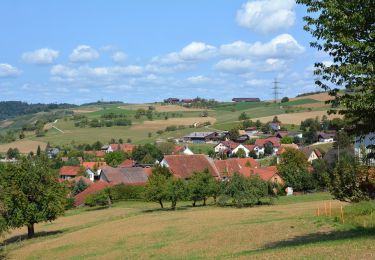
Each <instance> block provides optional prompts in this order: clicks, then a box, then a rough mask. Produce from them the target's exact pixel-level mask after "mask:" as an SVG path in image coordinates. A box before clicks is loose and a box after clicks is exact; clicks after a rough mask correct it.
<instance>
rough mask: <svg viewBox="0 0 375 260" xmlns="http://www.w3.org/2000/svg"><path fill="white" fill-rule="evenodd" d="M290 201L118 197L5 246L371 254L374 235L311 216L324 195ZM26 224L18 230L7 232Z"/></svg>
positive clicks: (167, 253) (57, 253) (78, 251)
mask: <svg viewBox="0 0 375 260" xmlns="http://www.w3.org/2000/svg"><path fill="white" fill-rule="evenodd" d="M306 196H310V197H311V196H315V195H306ZM296 198H297V197H296ZM292 199H294V198H292ZM291 203H292V204H284V205H274V206H262V207H254V208H243V209H235V208H218V207H215V206H209V207H197V208H192V207H190V206H187V205H186V203H185V205H186V206H184V207H180V208H179V209H178V210H177V211H174V212H173V211H169V210H163V211H160V210H158V209H157V204H152V203H143V202H122V203H119V204H115V207H113V208H111V209H103V210H94V211H93V210H90V211H87V210H74V211H71V212H68V216H66V217H62V218H59V219H58V220H56V221H55V222H53V223H48V224H43V223H42V224H38V225H37V226H36V232H45V233H44V236H40V237H37V238H34V239H32V240H26V241H21V242H15V243H11V244H8V245H7V247H6V249H5V254H6V256H7V257H8V258H9V259H149V258H154V259H227V258H240V259H249V258H262V259H270V258H271V259H280V258H292V259H300V258H311V257H312V256H313V258H315V259H317V258H318V259H321V258H327V257H330V256H331V257H332V256H334V257H335V258H336V259H340V258H341V259H342V258H345V259H347V258H351V259H371V258H373V257H375V243H373V239H371V236H370V237H368V236H367V237H366V236H363V237H361V236H360V233H359V234H357V233H354V234H352V233H349V234H348V233H345V231H340V230H337V229H335V227H334V225H330V224H329V223H326V222H324V221H323V222H322V221H320V219H319V218H318V217H315V216H314V212H315V209H316V208H317V207H318V206H321V205H322V203H323V202H322V201H310V202H306V201H304V199H303V200H302V202H300V203H297V202H291ZM179 205H180V206H181V203H180V204H179ZM340 205H342V203H340V202H337V201H333V202H332V206H333V207H336V208H337V207H339V206H340ZM25 232H26V229H25V228H24V229H21V230H16V231H14V232H13V233H11V234H9V235H7V237H6V239H9V238H12V239H13V240H16V239H17V235H22V234H25ZM328 238H329V239H328Z"/></svg>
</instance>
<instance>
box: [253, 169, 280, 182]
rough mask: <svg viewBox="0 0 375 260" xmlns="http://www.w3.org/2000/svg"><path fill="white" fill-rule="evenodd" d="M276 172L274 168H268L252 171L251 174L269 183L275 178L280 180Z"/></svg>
mask: <svg viewBox="0 0 375 260" xmlns="http://www.w3.org/2000/svg"><path fill="white" fill-rule="evenodd" d="M277 172H278V171H277V167H276V166H268V167H262V168H257V169H254V171H253V174H255V175H258V176H259V177H260V178H261V179H262V180H264V181H270V180H271V179H272V178H273V177H275V176H277V177H279V178H280V176H279V175H278V173H277Z"/></svg>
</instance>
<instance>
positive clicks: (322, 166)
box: [312, 158, 330, 188]
mask: <svg viewBox="0 0 375 260" xmlns="http://www.w3.org/2000/svg"><path fill="white" fill-rule="evenodd" d="M312 166H313V169H314V170H313V172H312V175H313V178H314V179H315V181H316V183H317V185H318V186H319V187H320V188H326V187H328V185H329V180H330V179H329V172H328V164H327V162H326V161H324V160H323V159H320V158H319V159H316V160H314V161H312Z"/></svg>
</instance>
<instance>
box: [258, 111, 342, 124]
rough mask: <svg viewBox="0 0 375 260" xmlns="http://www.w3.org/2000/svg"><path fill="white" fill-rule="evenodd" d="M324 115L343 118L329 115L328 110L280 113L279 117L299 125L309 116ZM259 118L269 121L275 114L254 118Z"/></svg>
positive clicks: (281, 119) (285, 121)
mask: <svg viewBox="0 0 375 260" xmlns="http://www.w3.org/2000/svg"><path fill="white" fill-rule="evenodd" d="M323 115H326V116H327V117H328V118H329V119H332V118H336V117H339V118H342V115H328V114H327V111H311V112H302V113H292V114H290V113H288V114H279V115H277V117H278V119H279V120H280V121H281V122H282V123H285V124H296V125H299V124H300V123H301V121H303V120H305V119H307V118H315V117H317V116H318V117H319V118H322V116H323ZM257 119H259V120H260V121H261V122H263V123H265V122H269V121H272V119H273V116H265V117H259V118H255V119H254V120H257Z"/></svg>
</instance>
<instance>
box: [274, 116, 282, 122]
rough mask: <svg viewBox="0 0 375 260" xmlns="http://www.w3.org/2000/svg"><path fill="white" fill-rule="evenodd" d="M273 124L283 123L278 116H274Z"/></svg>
mask: <svg viewBox="0 0 375 260" xmlns="http://www.w3.org/2000/svg"><path fill="white" fill-rule="evenodd" d="M272 123H281V122H280V120H279V118H278V117H277V116H274V117H273V119H272Z"/></svg>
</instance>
